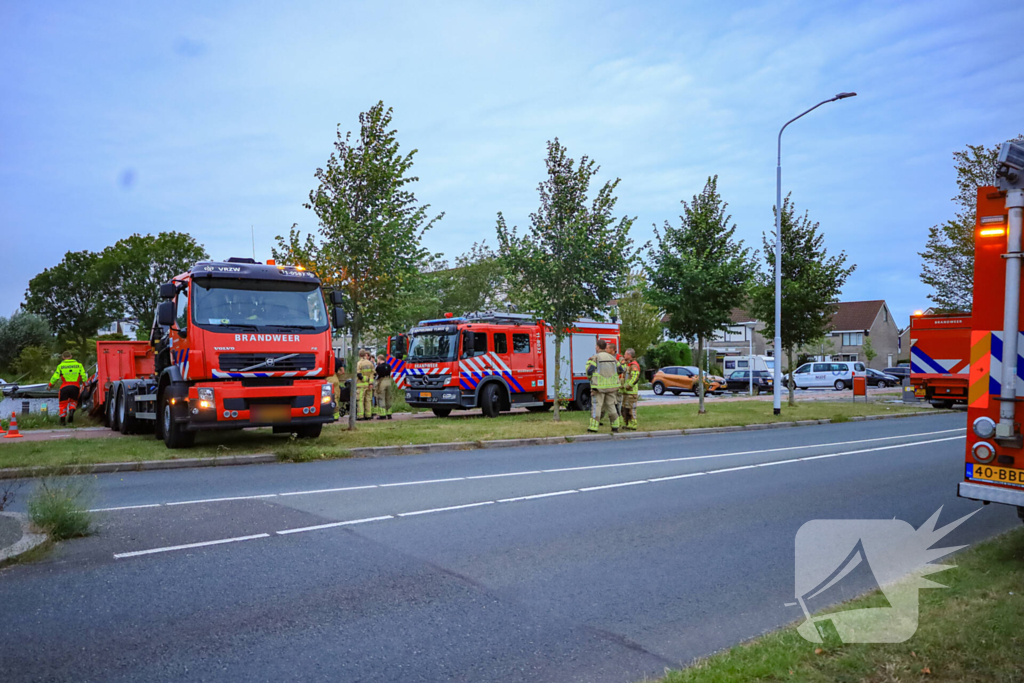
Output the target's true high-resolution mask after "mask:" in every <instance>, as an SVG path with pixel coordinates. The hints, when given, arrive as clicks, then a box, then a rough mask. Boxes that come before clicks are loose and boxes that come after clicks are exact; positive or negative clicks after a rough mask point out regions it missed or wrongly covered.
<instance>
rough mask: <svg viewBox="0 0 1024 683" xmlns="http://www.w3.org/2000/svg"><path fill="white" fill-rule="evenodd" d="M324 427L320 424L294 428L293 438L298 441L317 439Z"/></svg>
mask: <svg viewBox="0 0 1024 683" xmlns="http://www.w3.org/2000/svg"><path fill="white" fill-rule="evenodd" d="M323 429H324V426H323V425H322V424H315V425H302V426H299V427H296V428H295V436H297V437H299V438H300V439H318V438H320V432H322V431H323Z"/></svg>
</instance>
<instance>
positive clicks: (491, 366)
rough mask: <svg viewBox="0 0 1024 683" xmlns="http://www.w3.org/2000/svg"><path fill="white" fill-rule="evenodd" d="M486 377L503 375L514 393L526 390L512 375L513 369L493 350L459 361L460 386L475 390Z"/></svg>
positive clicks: (467, 389)
mask: <svg viewBox="0 0 1024 683" xmlns="http://www.w3.org/2000/svg"><path fill="white" fill-rule="evenodd" d="M485 377H501V378H502V379H504V380H505V382H506V383H507V384H508V387H509V389H510V390H511V391H512V393H513V394H520V393H523V392H524V391H525V389H523V387H522V385H521V384H519V381H518V380H516V378H515V377H513V376H512V370H511V369H510V368H509V367H508V365H506V364H505V362H504V361H503V360H501V358H500V357H498V355H497V354H495V353H494V352H493V351H491V352H488V353H486V354H484V355H483V356H477V357H475V358H466V359H464V360H461V361H459V386H461V387H462V388H463V389H464V390H466V391H474V390H475V389H476V388H477V387H478V386H479V385H480V382H481V381H483V379H484V378H485Z"/></svg>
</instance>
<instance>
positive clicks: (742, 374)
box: [732, 370, 749, 379]
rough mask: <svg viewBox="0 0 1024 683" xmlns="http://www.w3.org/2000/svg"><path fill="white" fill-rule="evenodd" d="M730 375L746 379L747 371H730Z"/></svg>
mask: <svg viewBox="0 0 1024 683" xmlns="http://www.w3.org/2000/svg"><path fill="white" fill-rule="evenodd" d="M732 376H733V377H735V378H736V379H747V377H748V376H749V373H748V372H747V371H746V370H737V371H736V372H734V373H732Z"/></svg>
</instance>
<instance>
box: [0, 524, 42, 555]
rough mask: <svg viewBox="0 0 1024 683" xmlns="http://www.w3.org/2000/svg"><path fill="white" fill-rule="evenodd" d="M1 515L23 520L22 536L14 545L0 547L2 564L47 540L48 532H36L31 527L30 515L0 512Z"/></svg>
mask: <svg viewBox="0 0 1024 683" xmlns="http://www.w3.org/2000/svg"><path fill="white" fill-rule="evenodd" d="M0 516H3V517H13V518H14V519H17V520H18V521H19V522H21V538H20V539H18V540H17V541H16V542H15V543H14V545H9V546H7V547H6V548H0V564H3V563H4V562H6V561H7V560H10V559H13V558H15V557H17V556H18V555H21V554H23V553H27V552H28V551H29V550H32V549H33V548H35V547H36V546H39V545H42V544H43V543H45V542H46V534H36V533H33V532H32V530H31V529H29V525H28V517H26V516H25V515H23V514H21V513H20V512H0Z"/></svg>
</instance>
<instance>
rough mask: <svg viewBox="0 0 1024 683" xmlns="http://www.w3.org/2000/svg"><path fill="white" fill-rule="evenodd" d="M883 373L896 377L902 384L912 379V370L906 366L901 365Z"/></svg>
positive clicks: (887, 369)
mask: <svg viewBox="0 0 1024 683" xmlns="http://www.w3.org/2000/svg"><path fill="white" fill-rule="evenodd" d="M882 372H884V373H885V374H887V375H892V376H893V377H896V378H897V379H898V380H899V381H901V382H902V381H903V380H905V379H909V378H910V368H909V367H908V366H906V365H901V366H899V367H896V368H886V369H885V370H882Z"/></svg>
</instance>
